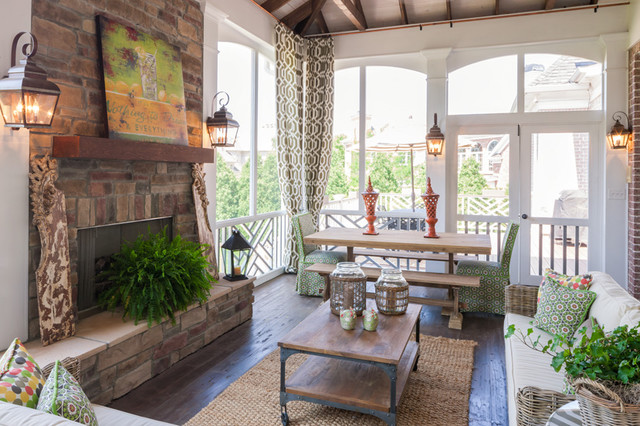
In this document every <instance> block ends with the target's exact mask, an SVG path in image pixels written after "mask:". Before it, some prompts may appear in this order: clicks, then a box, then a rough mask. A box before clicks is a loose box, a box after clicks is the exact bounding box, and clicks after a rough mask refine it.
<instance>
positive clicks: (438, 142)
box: [426, 114, 444, 156]
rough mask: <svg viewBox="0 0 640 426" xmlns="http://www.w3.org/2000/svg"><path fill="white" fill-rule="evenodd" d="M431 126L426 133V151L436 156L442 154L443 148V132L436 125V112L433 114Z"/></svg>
mask: <svg viewBox="0 0 640 426" xmlns="http://www.w3.org/2000/svg"><path fill="white" fill-rule="evenodd" d="M433 121H434V123H433V127H432V128H431V129H430V130H429V133H427V137H426V140H427V153H428V154H431V155H434V156H438V155H441V154H442V150H443V148H444V134H443V133H442V132H441V131H440V127H438V114H433Z"/></svg>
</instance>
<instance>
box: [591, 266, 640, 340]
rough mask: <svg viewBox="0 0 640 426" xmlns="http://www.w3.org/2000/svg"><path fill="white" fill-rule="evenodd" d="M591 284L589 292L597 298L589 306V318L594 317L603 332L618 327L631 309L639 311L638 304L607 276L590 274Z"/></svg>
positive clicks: (639, 305) (596, 273) (639, 306)
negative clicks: (591, 277) (591, 276)
mask: <svg viewBox="0 0 640 426" xmlns="http://www.w3.org/2000/svg"><path fill="white" fill-rule="evenodd" d="M591 274H592V275H593V282H592V283H591V288H590V290H591V291H593V292H595V293H596V294H597V295H598V297H596V300H595V301H594V302H593V305H591V311H590V312H589V316H592V317H595V319H596V320H597V321H598V324H600V325H601V326H602V328H604V330H605V331H613V330H615V328H616V327H618V326H619V325H620V322H621V320H622V317H623V316H624V315H625V314H626V313H627V311H629V310H631V309H640V302H638V301H637V300H636V299H634V298H633V296H631V295H630V294H629V293H627V291H626V290H625V289H623V288H622V287H620V284H618V283H617V282H616V281H615V280H614V279H613V278H612V277H611V276H610V275H609V274H606V273H604V272H591Z"/></svg>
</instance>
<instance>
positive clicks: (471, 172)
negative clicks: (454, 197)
mask: <svg viewBox="0 0 640 426" xmlns="http://www.w3.org/2000/svg"><path fill="white" fill-rule="evenodd" d="M486 187H487V180H486V179H485V178H484V176H482V174H481V173H480V164H479V163H478V162H477V161H476V159H475V158H473V157H469V158H467V159H466V160H464V162H463V163H462V166H461V167H460V172H459V174H458V194H466V195H481V194H482V190H483V189H484V188H486Z"/></svg>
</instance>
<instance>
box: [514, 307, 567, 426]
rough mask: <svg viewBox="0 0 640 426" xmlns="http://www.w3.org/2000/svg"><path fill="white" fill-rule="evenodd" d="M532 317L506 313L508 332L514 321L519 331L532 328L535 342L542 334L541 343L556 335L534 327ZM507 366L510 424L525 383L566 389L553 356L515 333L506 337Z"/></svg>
mask: <svg viewBox="0 0 640 426" xmlns="http://www.w3.org/2000/svg"><path fill="white" fill-rule="evenodd" d="M531 320H532V318H531V317H525V316H523V315H518V314H513V313H507V315H506V316H505V318H504V329H505V333H506V331H507V328H508V327H509V325H510V324H514V325H515V327H516V330H520V331H522V332H523V333H525V334H526V333H527V330H528V329H529V328H533V334H532V335H531V336H530V337H531V339H532V340H533V341H535V340H536V339H537V338H538V336H540V342H541V343H546V342H547V341H548V340H550V339H552V338H553V337H552V336H551V335H550V334H549V333H547V332H545V331H542V330H540V329H537V328H535V327H533V326H532V325H531V324H530V322H531ZM505 355H506V356H505V361H506V364H505V368H506V371H507V393H508V394H507V396H508V400H509V424H511V425H515V419H516V405H515V403H516V393H517V392H518V390H519V389H521V388H523V387H525V386H536V387H539V388H541V389H549V390H554V391H557V392H562V390H563V389H564V374H563V373H562V372H560V373H556V372H555V370H554V369H553V367H551V356H550V355H546V354H543V353H541V352H538V351H535V350H532V349H530V348H528V347H527V346H525V344H524V343H522V342H521V341H519V340H518V339H517V338H516V337H515V336H513V337H511V338H509V339H505Z"/></svg>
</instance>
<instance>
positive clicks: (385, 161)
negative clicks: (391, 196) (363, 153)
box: [367, 152, 400, 192]
mask: <svg viewBox="0 0 640 426" xmlns="http://www.w3.org/2000/svg"><path fill="white" fill-rule="evenodd" d="M367 163H368V164H367V173H368V174H367V177H371V182H372V183H373V186H374V188H375V189H376V190H377V191H378V192H400V184H399V183H398V181H397V180H396V177H395V173H394V170H393V164H391V159H390V155H389V154H386V153H383V152H374V153H371V154H370V161H368V162H367Z"/></svg>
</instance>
